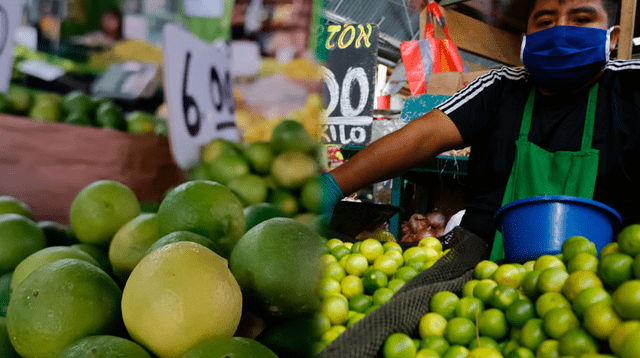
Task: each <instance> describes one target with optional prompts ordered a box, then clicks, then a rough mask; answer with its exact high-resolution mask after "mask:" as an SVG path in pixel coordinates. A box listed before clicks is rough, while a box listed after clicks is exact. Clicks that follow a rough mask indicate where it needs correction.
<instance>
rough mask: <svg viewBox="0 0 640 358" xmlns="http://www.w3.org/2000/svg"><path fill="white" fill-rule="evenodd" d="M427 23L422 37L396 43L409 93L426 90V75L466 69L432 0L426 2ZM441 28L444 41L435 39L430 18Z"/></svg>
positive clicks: (421, 92)
mask: <svg viewBox="0 0 640 358" xmlns="http://www.w3.org/2000/svg"><path fill="white" fill-rule="evenodd" d="M427 11H428V13H427V25H426V29H425V39H424V40H413V41H407V42H403V43H402V44H400V53H401V54H402V61H403V62H404V67H405V70H406V72H407V80H408V82H409V88H410V89H411V94H412V95H418V94H424V93H427V86H428V83H429V75H430V74H431V73H441V72H451V71H457V72H468V69H467V67H466V65H465V64H464V61H463V60H462V57H461V56H460V53H459V52H458V48H457V47H456V45H455V44H454V43H453V41H452V40H451V37H450V36H449V29H448V28H447V25H446V23H445V20H444V16H443V15H442V11H440V7H439V6H438V4H437V3H435V2H430V3H429V4H428V5H427ZM434 16H435V19H436V20H437V21H438V24H439V25H440V26H441V27H442V29H443V30H444V33H445V35H446V36H447V39H446V40H440V39H437V38H435V34H434V29H433V18H434Z"/></svg>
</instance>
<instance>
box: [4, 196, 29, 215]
mask: <svg viewBox="0 0 640 358" xmlns="http://www.w3.org/2000/svg"><path fill="white" fill-rule="evenodd" d="M2 214H18V215H22V216H24V217H26V218H27V219H31V220H33V214H32V213H31V209H30V208H29V206H28V205H27V204H25V203H23V202H22V201H20V200H18V199H16V198H13V197H10V196H6V195H0V215H2Z"/></svg>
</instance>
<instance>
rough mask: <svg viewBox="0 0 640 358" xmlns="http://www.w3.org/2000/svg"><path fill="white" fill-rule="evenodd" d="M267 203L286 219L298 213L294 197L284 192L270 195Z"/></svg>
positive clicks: (277, 191) (275, 192)
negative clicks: (280, 212) (278, 210)
mask: <svg viewBox="0 0 640 358" xmlns="http://www.w3.org/2000/svg"><path fill="white" fill-rule="evenodd" d="M269 203H270V204H272V205H274V206H275V207H277V208H278V209H280V211H282V212H283V213H284V215H285V216H287V217H292V216H294V215H295V214H297V213H298V210H299V207H298V200H296V197H295V195H293V194H292V193H291V192H289V191H286V190H276V191H274V192H272V193H271V196H270V198H269Z"/></svg>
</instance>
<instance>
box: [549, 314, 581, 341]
mask: <svg viewBox="0 0 640 358" xmlns="http://www.w3.org/2000/svg"><path fill="white" fill-rule="evenodd" d="M579 326H580V321H579V320H578V317H577V316H576V315H575V314H574V313H573V311H571V308H554V309H552V310H550V311H549V312H547V314H546V315H545V316H544V317H543V327H544V331H545V333H546V334H547V335H548V336H549V337H551V338H553V339H558V338H560V337H561V336H562V335H563V334H565V333H566V332H567V331H568V330H570V329H572V328H576V327H579Z"/></svg>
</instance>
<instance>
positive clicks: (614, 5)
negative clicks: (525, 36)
mask: <svg viewBox="0 0 640 358" xmlns="http://www.w3.org/2000/svg"><path fill="white" fill-rule="evenodd" d="M558 1H560V3H561V4H564V3H565V0H558ZM600 1H602V6H603V7H604V9H605V10H606V11H607V17H608V18H609V21H608V23H609V27H611V26H613V25H615V24H616V21H617V20H618V8H619V7H620V4H619V1H618V0H600ZM535 5H536V0H529V1H528V2H527V22H528V21H529V17H531V12H532V11H533V8H534V6H535Z"/></svg>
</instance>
